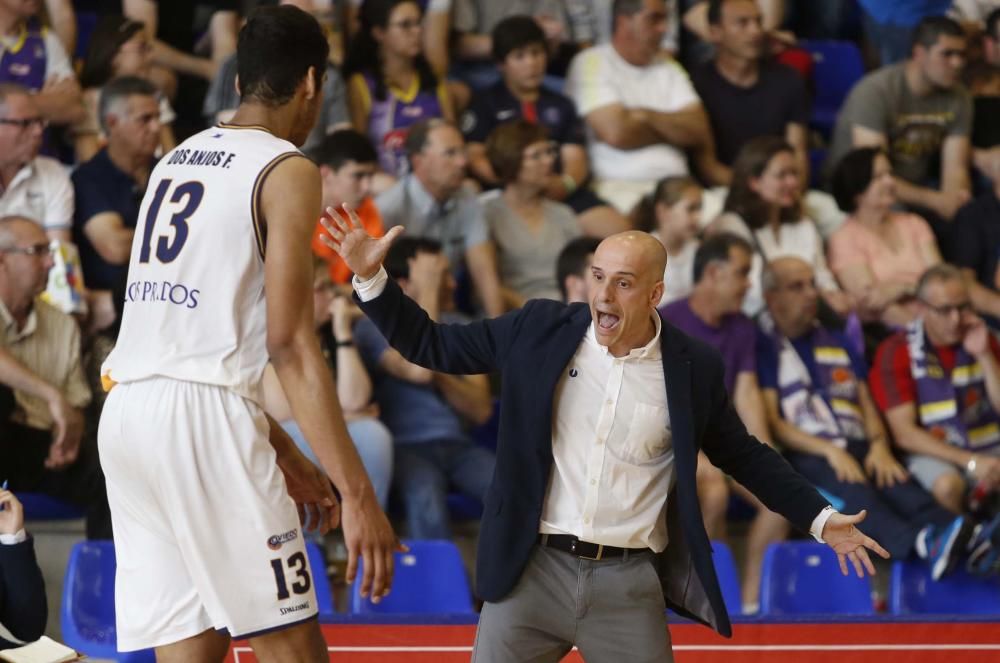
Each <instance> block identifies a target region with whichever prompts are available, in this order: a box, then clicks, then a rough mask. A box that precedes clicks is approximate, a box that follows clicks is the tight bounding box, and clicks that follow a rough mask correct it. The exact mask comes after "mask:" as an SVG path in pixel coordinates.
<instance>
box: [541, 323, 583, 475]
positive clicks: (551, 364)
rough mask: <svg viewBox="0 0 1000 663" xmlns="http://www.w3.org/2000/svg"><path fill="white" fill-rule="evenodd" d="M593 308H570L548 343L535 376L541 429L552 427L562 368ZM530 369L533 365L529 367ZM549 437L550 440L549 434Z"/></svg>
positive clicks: (576, 345) (550, 449) (573, 352)
mask: <svg viewBox="0 0 1000 663" xmlns="http://www.w3.org/2000/svg"><path fill="white" fill-rule="evenodd" d="M590 321H591V316H590V309H589V308H587V307H585V306H584V307H581V308H580V309H579V310H576V311H572V310H571V311H569V312H568V315H567V316H566V317H565V318H564V320H563V324H562V325H561V326H560V327H559V328H558V329H557V330H556V331H555V333H554V334H553V338H552V342H551V343H549V344H548V345H547V346H546V350H547V354H546V355H545V358H544V359H543V360H542V364H541V366H539V367H537V370H538V372H537V373H536V374H535V375H536V376H537V377H536V379H535V380H534V384H535V386H536V389H535V394H536V398H537V399H538V401H537V402H538V404H539V407H538V409H537V410H536V411H537V412H538V413H539V414H540V415H541V417H542V418H543V419H544V421H543V422H540V423H543V424H544V427H543V428H542V430H551V429H552V415H553V412H554V411H555V410H554V407H553V406H554V400H555V394H556V386H557V385H558V383H559V378H560V377H561V376H562V372H563V370H564V369H565V368H566V365H567V364H569V360H570V359H572V358H573V355H574V354H576V350H577V348H579V347H580V342H581V341H582V340H583V336H584V334H586V333H587V327H588V326H589V325H590ZM529 370H531V369H529ZM546 439H547V440H551V438H550V437H548V436H546ZM548 453H549V455H550V456H551V454H552V445H551V444H550V445H549V446H548Z"/></svg>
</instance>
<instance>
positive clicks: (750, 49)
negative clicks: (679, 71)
mask: <svg viewBox="0 0 1000 663" xmlns="http://www.w3.org/2000/svg"><path fill="white" fill-rule="evenodd" d="M707 4H708V9H707V18H708V28H709V36H710V39H711V41H712V43H714V44H715V57H714V58H713V59H712V60H711V61H710V62H706V63H704V64H702V65H699V66H696V67H693V68H692V69H691V82H692V83H693V84H694V89H695V90H696V91H697V92H698V96H699V97H701V100H702V103H703V104H704V105H705V111H706V112H707V113H708V118H709V120H710V121H711V123H712V134H713V135H714V136H715V154H716V157H717V158H718V159H719V161H720V162H722V163H723V164H725V165H727V166H732V165H733V161H735V160H736V154H737V153H738V152H739V151H740V148H741V147H743V145H744V143H746V142H747V141H748V140H750V139H751V138H756V137H758V136H778V137H780V138H784V139H785V142H787V143H788V144H789V145H791V146H792V148H793V149H794V150H795V157H796V161H797V162H798V166H799V171H800V172H799V177H800V181H801V182H802V184H803V186H804V185H806V184H807V183H808V182H809V149H808V125H809V103H808V99H807V97H806V89H805V85H803V83H802V78H801V77H800V76H799V75H798V73H797V72H796V71H795V70H794V69H792V68H791V67H787V66H785V65H783V64H779V63H777V62H773V61H771V60H769V59H765V55H766V48H767V32H766V31H765V30H764V16H763V13H762V11H761V9H760V7H759V6H758V3H757V2H756V0H710V1H709V2H708V3H707ZM747 109H753V112H747Z"/></svg>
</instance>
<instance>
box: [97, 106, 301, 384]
mask: <svg viewBox="0 0 1000 663" xmlns="http://www.w3.org/2000/svg"><path fill="white" fill-rule="evenodd" d="M299 154H300V152H299V151H298V150H297V149H296V148H295V146H294V145H292V143H290V142H288V141H285V140H282V139H280V138H277V137H275V136H274V135H272V134H271V133H269V132H268V131H266V130H265V129H263V128H250V127H233V126H229V125H219V126H217V127H213V128H211V129H207V130H205V131H202V132H201V133H199V134H197V135H195V136H192V137H191V138H189V139H188V140H186V141H184V142H183V143H181V144H180V145H179V146H177V147H176V148H175V149H173V150H171V151H170V152H169V153H168V154H167V155H166V156H164V157H163V158H162V159H161V160H160V162H159V163H158V164H157V165H156V167H155V168H154V169H153V172H152V174H151V176H150V178H149V186H148V187H147V189H146V195H145V196H144V197H143V200H142V205H141V206H140V209H139V219H138V222H137V223H136V229H135V239H134V240H133V242H132V256H131V259H130V262H129V270H128V285H127V288H126V291H125V307H124V314H123V316H122V325H121V332H120V333H119V335H118V343H117V345H116V346H115V349H114V350H113V351H112V352H111V354H110V355H109V356H108V358H107V360H106V361H105V362H104V366H103V367H102V369H101V372H102V375H104V376H106V378H108V379H110V380H111V381H113V382H134V381H137V380H143V379H146V378H149V377H153V376H162V377H168V378H174V379H177V380H186V381H190V382H199V383H204V384H212V385H218V386H221V387H226V388H229V389H232V390H233V391H235V392H236V393H238V394H240V395H242V396H244V397H247V398H250V399H252V400H255V401H256V400H259V399H258V397H257V396H258V394H257V391H258V389H259V384H260V379H261V375H262V374H263V371H264V366H265V365H266V364H267V360H268V358H267V348H266V334H267V323H266V317H267V316H266V309H265V304H264V245H265V236H264V235H265V229H264V227H263V226H262V219H261V210H260V195H261V189H262V188H263V183H264V180H265V178H266V177H267V175H268V173H269V172H271V170H272V169H273V168H274V166H276V165H277V164H278V163H280V162H281V161H283V160H284V159H286V158H289V157H292V156H297V155H299ZM287 193H288V195H295V192H294V191H289V192H287Z"/></svg>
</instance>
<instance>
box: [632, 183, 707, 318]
mask: <svg viewBox="0 0 1000 663" xmlns="http://www.w3.org/2000/svg"><path fill="white" fill-rule="evenodd" d="M702 193H703V190H702V188H701V185H700V184H698V182H697V180H695V179H694V178H693V177H691V176H690V175H675V176H672V177H665V178H663V179H662V180H660V181H659V182H658V183H657V185H656V188H655V189H654V190H653V192H652V193H650V194H648V195H646V196H643V198H642V200H640V201H639V204H638V205H636V206H635V209H633V210H632V224H633V226H634V227H635V228H637V229H639V230H645V231H646V232H648V233H650V234H651V235H653V236H654V237H656V238H657V239H658V240H660V243H661V244H663V248H665V249H666V250H667V268H666V270H664V272H663V297H662V298H661V299H660V303H659V306H666V305H667V304H669V303H670V302H672V301H675V300H678V299H683V298H684V297H687V296H688V295H690V294H691V290H692V289H693V288H694V254H695V252H696V251H697V250H698V244H699V241H698V238H697V235H698V232H699V230H700V229H701V198H702Z"/></svg>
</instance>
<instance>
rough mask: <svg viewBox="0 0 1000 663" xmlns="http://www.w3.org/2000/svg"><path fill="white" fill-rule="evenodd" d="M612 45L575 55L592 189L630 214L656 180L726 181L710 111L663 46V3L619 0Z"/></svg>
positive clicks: (573, 87) (575, 94)
mask: <svg viewBox="0 0 1000 663" xmlns="http://www.w3.org/2000/svg"><path fill="white" fill-rule="evenodd" d="M613 13H614V21H615V23H614V32H613V35H612V39H611V43H609V44H604V45H601V46H594V47H592V48H589V49H587V50H586V51H583V52H582V53H580V54H579V55H577V56H576V57H575V58H574V59H573V63H572V65H571V66H570V70H569V74H568V77H567V81H566V90H567V93H568V94H569V96H570V97H571V98H572V99H573V101H574V102H575V103H576V108H577V112H578V113H579V114H580V115H581V116H582V117H583V118H584V120H585V121H586V123H587V128H588V141H589V152H590V163H591V166H592V168H593V175H594V188H595V190H596V192H597V194H598V195H599V196H601V197H602V198H604V199H605V200H607V201H608V202H610V203H611V204H613V205H614V206H615V207H617V208H618V210H619V211H621V212H622V213H628V212H629V211H630V210H631V209H632V207H633V206H634V205H635V204H636V203H637V202H638V201H639V199H640V198H642V196H644V195H646V194H647V193H649V192H650V191H652V189H653V188H654V187H655V186H656V182H657V181H659V180H660V179H662V178H664V177H668V176H670V175H685V174H687V173H688V161H687V154H686V151H690V152H691V153H692V158H693V161H694V163H695V165H696V166H697V168H698V170H699V171H700V174H701V175H702V177H704V178H705V179H706V180H708V181H709V182H711V183H713V184H728V182H729V178H730V176H731V174H730V172H729V169H728V168H727V167H725V166H723V165H721V164H720V163H719V162H718V161H717V160H716V158H715V145H714V141H713V138H712V133H711V129H710V127H709V123H708V117H707V115H706V114H705V109H704V108H703V107H702V104H701V100H700V99H699V98H698V94H697V93H696V92H695V90H694V87H693V86H692V85H691V81H690V79H689V78H688V76H687V72H685V71H684V68H683V67H681V66H680V65H679V64H678V63H677V62H675V61H674V60H673V59H672V58H670V56H668V55H666V54H664V53H663V52H662V51H661V50H660V41H661V40H662V39H663V34H664V32H665V31H666V28H667V7H666V2H665V0H616V2H615V4H614V12H613Z"/></svg>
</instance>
